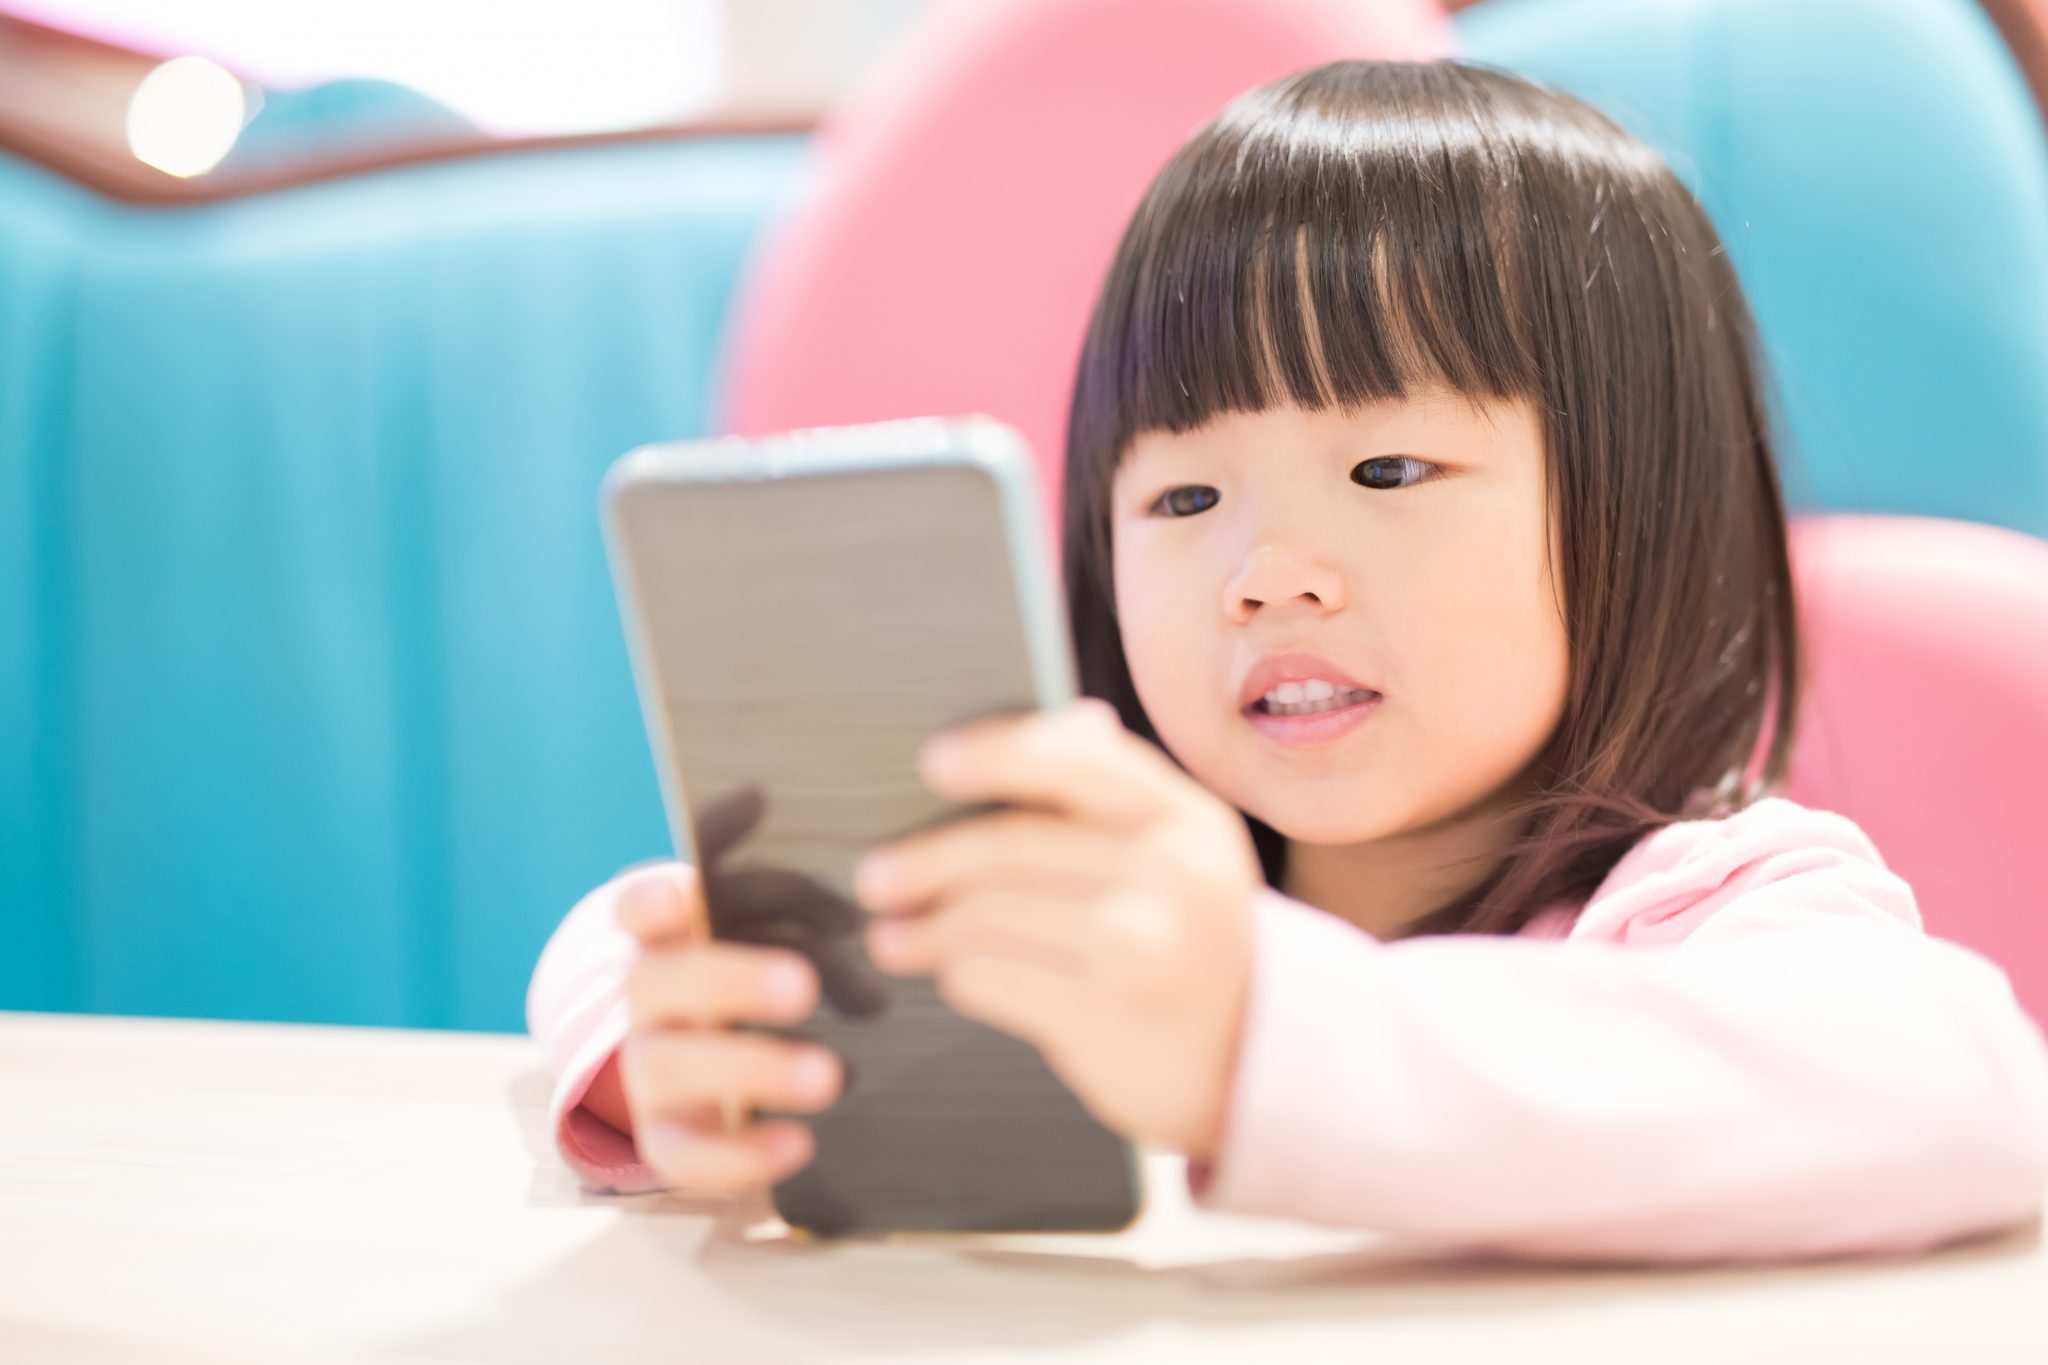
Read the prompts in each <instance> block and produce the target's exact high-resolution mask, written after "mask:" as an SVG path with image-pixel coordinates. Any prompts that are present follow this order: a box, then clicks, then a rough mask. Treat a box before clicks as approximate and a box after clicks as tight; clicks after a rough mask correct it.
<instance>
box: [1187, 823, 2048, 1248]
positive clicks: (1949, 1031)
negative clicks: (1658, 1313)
mask: <svg viewBox="0 0 2048 1365" xmlns="http://www.w3.org/2000/svg"><path fill="white" fill-rule="evenodd" d="M1257 920H1258V922H1257V936H1256V948H1255V953H1256V961H1255V965H1254V969H1253V983H1252V988H1251V996H1250V1001H1249V1004H1248V1007H1247V1018H1246V1024H1245V1028H1244V1031H1243V1034H1242V1036H1241V1040H1240V1044H1239V1048H1240V1052H1239V1057H1238V1060H1237V1075H1236V1079H1235V1082H1234V1087H1233V1093H1232V1100H1231V1110H1230V1113H1229V1116H1228V1119H1227V1123H1226V1130H1225V1135H1224V1140H1223V1143H1222V1149H1221V1151H1220V1153H1219V1155H1218V1159H1217V1160H1216V1162H1215V1163H1214V1164H1213V1165H1212V1166H1209V1167H1206V1168H1199V1169H1198V1170H1197V1171H1195V1172H1194V1182H1195V1193H1196V1197H1197V1199H1198V1201H1199V1202H1201V1203H1202V1204H1204V1205H1205V1206H1208V1207H1212V1208H1219V1209H1227V1210H1232V1211H1238V1212H1247V1213H1258V1214H1266V1215H1278V1216H1291V1217H1297V1218H1304V1219H1310V1220H1314V1221H1320V1222H1330V1223H1340V1224H1346V1225H1357V1226H1368V1227H1375V1228H1380V1229H1383V1230H1386V1231H1389V1232H1392V1233H1396V1234H1407V1235H1411V1236H1415V1237H1420V1238H1425V1239H1430V1240H1443V1241H1449V1242H1454V1243H1457V1244H1461V1245H1467V1246H1471V1247H1475V1248H1477V1249H1482V1250H1492V1251H1498V1252H1502V1253H1506V1254H1510V1255H1517V1256H1529V1257H1538V1258H1554V1259H1571V1260H1593V1261H1607V1260H1626V1261H1642V1260H1651V1261H1718V1260H1763V1259H1771V1260H1777V1259H1800V1258H1807V1257H1816V1256H1833V1255H1853V1254H1888V1253H1905V1252H1910V1251H1917V1250H1922V1249H1925V1248H1928V1247H1931V1246H1934V1245H1937V1244H1940V1243H1942V1242H1946V1241H1949V1240H1953V1239H1956V1238H1959V1237H1963V1236H1968V1235H1972V1234H1976V1233H1980V1232H1988V1231H1991V1230H1994V1229H1998V1228H2003V1227H2006V1226H2009V1225H2011V1224H2013V1223H2015V1222H2019V1221H2022V1220H2025V1219H2027V1218H2029V1217H2031V1216H2035V1215H2037V1214H2038V1211H2039V1208H2040V1205H2041V1201H2042V1197H2043V1191H2044V1187H2048V1048H2044V1046H2043V1041H2042V1037H2041V1034H2040V1031H2039V1029H2038V1028H2037V1027H2036V1026H2035V1025H2034V1023H2033V1022H2032V1021H2031V1020H2030V1019H2029V1018H2028V1017H2027V1015H2026V1014H2025V1013H2024V1012H2023V1011H2022V1010H2021V1008H2020V1006H2019V1004H2018V1002H2017V1001H2016V1000H2015V999H2014V996H2013V993H2012V990H2011V986H2010V984H2009V982H2008V981H2007V980H2006V978H2005V976H2004V974H2003V973H2002V972H2001V971H1999V969H1998V968H1997V967H1995V966H1994V965H1993V964H1992V963H1990V962H1989V961H1987V960H1986V959H1984V958H1982V957H1980V956H1978V955H1977V954H1975V953H1973V952H1970V951H1969V950H1967V949H1964V948H1962V947H1961V946H1959V945H1956V944H1952V943H1947V942H1943V941H1940V940H1937V939H1931V938H1929V937H1927V936H1926V935H1925V934H1923V933H1922V932H1921V929H1920V924H1919V916H1918V913H1917V911H1916V910H1915V908H1914V906H1913V898H1912V894H1911V892H1910V891H1909V890H1908V889H1907V888H1906V886H1905V884H1904V883H1903V882H1901V881H1900V880H1899V879H1898V878H1897V877H1896V876H1895V875H1893V874H1892V873H1890V872H1889V871H1887V870H1886V869H1885V868H1884V865H1883V863H1882V861H1881V859H1879V857H1878V855H1877V853H1876V850H1875V849H1874V848H1872V847H1871V845H1870V843H1869V841H1868V840H1867V839H1866V838H1865V837H1864V836H1863V835H1862V833H1861V831H1860V830H1858V829H1857V828H1856V827H1855V825H1854V824H1853V823H1851V822H1849V821H1847V820H1845V819H1843V818H1842V817H1840V816H1834V815H1829V814H1826V813H1824V812H1817V811H1809V810H1806V809H1804V808H1802V807H1799V806H1796V805H1794V804H1792V803H1790V802H1786V801H1776V800H1774V801H1769V802H1765V803H1761V804H1760V805H1759V806H1757V807H1752V808H1751V809H1750V810H1749V811H1746V812H1743V813H1741V814H1739V815H1736V816H1731V817H1729V818H1727V819H1725V820H1721V821H1712V822H1707V821H1702V822H1691V823H1688V824H1684V825H1675V826H1672V827H1670V828H1669V829H1666V830H1663V831H1659V832H1658V833H1657V834H1655V835H1652V836H1650V838H1648V839H1646V840H1645V841H1643V842H1642V843H1640V844H1638V845H1637V847H1636V848H1635V849H1633V850H1631V852H1630V853H1629V855H1628V856H1627V857H1626V858H1625V859H1624V860H1623V862H1622V864H1620V865H1618V866H1617V868H1616V869H1615V872H1614V873H1613V874H1611V875H1610V876H1609V878H1608V879H1607V882H1606V883H1603V885H1602V888H1601V890H1600V891H1599V892H1598V893H1596V894H1595V896H1594V898H1593V900H1592V901H1591V902H1589V903H1588V905H1587V906H1586V908H1585V910H1584V911H1583V912H1582V913H1581V915H1580V918H1579V922H1578V924H1577V925H1576V926H1575V927H1574V929H1573V930H1572V932H1571V935H1570V937H1569V938H1567V939H1564V940H1547V941H1546V940H1542V939H1534V938H1502V937H1497V936H1479V935H1468V936H1450V937H1431V938H1419V939H1411V940H1398V941H1394V942H1390V943H1381V942H1379V941H1377V940H1375V939H1373V938H1371V937H1370V936H1369V935H1367V934H1365V933H1363V932H1361V931H1360V930H1358V929H1356V928H1354V927H1352V926H1350V925H1349V924H1347V923H1344V922H1343V921H1341V920H1339V919H1337V918H1335V917H1333V916H1330V915H1327V914H1324V913H1322V912H1320V911H1317V910H1315V909H1313V908H1311V907H1308V906H1305V905H1302V904H1300V903H1299V902H1296V901H1292V900H1289V899H1287V898H1286V897H1283V896H1281V895H1279V894H1278V893H1277V892H1270V891H1269V892H1266V893H1264V894H1263V895H1262V897H1261V901H1260V903H1259V905H1258V908H1257Z"/></svg>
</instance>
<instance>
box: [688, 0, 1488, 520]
mask: <svg viewBox="0 0 2048 1365" xmlns="http://www.w3.org/2000/svg"><path fill="white" fill-rule="evenodd" d="M1450 41H1451V35H1450V30H1449V26H1448V24H1447V23H1445V22H1444V21H1443V19H1442V18H1441V15H1440V13H1439V11H1438V9H1437V6H1436V5H1435V4H1434V3H1433V0H1371V3H1361V2H1360V0H996V2H995V3H991V0H969V2H968V3H960V4H954V5H951V6H942V7H941V8H940V10H939V12H938V15H937V16H936V17H935V18H934V19H932V20H931V21H929V22H927V23H926V24H925V25H924V26H923V27H922V29H921V30H920V31H918V32H917V33H916V34H914V35H913V36H912V38H911V39H910V40H909V41H908V42H907V44H906V45H905V46H904V48H903V49H902V50H900V51H899V52H898V53H896V54H895V56H894V58H893V60H891V61H890V62H889V63H887V65H886V67H885V69H884V70H882V71H880V72H878V73H876V74H875V75H874V76H873V77H872V78H871V79H869V80H868V81H867V82H865V84H864V86H863V88H862V90H861V91H860V92H859V94H858V95H857V96H856V97H855V98H853V99H852V100H850V101H849V102H848V103H847V104H846V106H845V107H844V108H843V109H840V110H838V111H836V112H835V114H834V116H833V117H832V119H831V120H830V121H829V122H828V124H827V126H826V127H825V129H823V130H821V133H820V137H819V143H818V146H817V151H816V154H817V156H818V158H819V161H818V165H817V174H816V178H815V182H814V184H813V187H812V191H811V193H810V195H809V197H808V199H807V200H806V201H805V202H804V203H802V204H800V205H798V206H797V207H796V208H795V209H794V211H793V212H792V213H791V214H790V215H789V216H788V218H787V219H786V220H785V222H784V223H783V224H782V225H781V227H780V228H779V229H778V230H777V231H776V232H775V233H774V234H773V235H772V236H771V238H770V239H769V240H768V241H767V242H766V244H765V245H764V247H763V249H762V251H761V252H760V253H759V254H758V255H757V256H756V258H755V261H754V263H753V265H752V267H751V268H750V270H749V273H748V277H747V279H746V281H745V282H744V283H743V285H742V290H741V294H740V296H739V298H738V299H737V300H736V302H735V313H734V327H733V331H732V333H731V334H730V339H729V345H728V352H727V366H728V368H727V371H726V375H725V382H724V386H723V387H724V399H725V402H724V410H723V413H722V414H721V419H722V420H721V425H722V426H723V427H724V428H725V429H727V430H729V431H735V432H740V433H759V432H765V431H774V430H780V429H785V428H790V427H799V426H809V425H817V424H826V423H837V422H858V421H868V420H882V419H887V418H892V417H906V416H914V415H920V414H932V413H949V414H951V413H967V412H982V413H987V414H990V415H991V416H995V417H999V418H1001V419H1003V420H1004V421H1006V422H1009V423H1010V424H1011V425H1013V426H1015V427H1016V428H1018V429H1019V430H1020V431H1021V432H1023V434H1024V435H1025V437H1026V438H1027V439H1029V440H1030V442H1031V445H1032V448H1033V449H1034V450H1035V451H1036V452H1037V455H1038V459H1039V462H1040V467H1041V471H1042V475H1043V477H1042V480H1041V486H1042V488H1043V490H1044V492H1045V494H1046V508H1047V511H1048V514H1049V515H1051V514H1053V512H1054V509H1056V508H1057V507H1058V500H1057V493H1058V488H1059V473H1060V465H1061V461H1062V458H1063V452H1064V448H1065V437H1066V414H1067V406H1068V398H1069V391H1070V389H1071V387H1072V385H1073V380H1074V366H1075V362H1076V360H1077V359H1078V357H1079V354H1080V346H1081V337H1082V333H1083V331H1084V330H1085V328H1086V325H1087V318H1088V312H1089V309H1090V307H1091V306H1092V304H1093V302H1094V296H1095V291H1096V289H1097V287H1098V286H1099V285H1100V284H1101V281H1102V277H1103V274H1104V272H1105V271H1106V270H1107V269H1108V266H1109V260H1110V256H1111V255H1112V254H1113V252H1114V251H1115V248H1116V242H1117V239H1118V237H1119V236H1120V235H1121V233H1122V231H1123V226H1124V223H1125V222H1126V220H1127V219H1128V218H1129V217H1130V214H1131V211H1132V210H1133V209H1134V208H1135V207H1136V206H1137V202H1138V199H1139V197H1140V196H1141V195H1142V194H1143V192H1144V189H1145V186H1146V185H1147V184H1148V183H1150V181H1151V179H1152V177H1153V175H1154V174H1156V173H1157V172H1158V170H1159V168H1160V167H1161V166H1162V165H1163V164H1164V163H1165V162H1166V159H1167V158H1168V157H1169V156H1171V155H1172V153H1173V151H1174V149H1175V148H1176V147H1178V146H1179V145H1180V144H1181V143H1182V142H1183V141H1184V140H1185V139H1186V138H1187V136H1188V134H1190V133H1192V132H1193V131H1194V130H1195V129H1196V127H1198V126H1199V125H1200V124H1202V123H1203V122H1205V121H1207V119H1208V118H1209V117H1210V116H1211V115H1212V114H1214V113H1215V112H1216V111H1217V110H1218V109H1220V108H1221V107H1222V106H1223V105H1224V104H1226V103H1227V102H1229V100H1230V99H1231V98H1232V97H1234V96H1236V95H1238V94H1239V93H1241V92H1243V91H1245V90H1247V89H1249V88H1251V87H1252V86H1255V85H1259V84H1261V83H1263V82H1265V81H1268V80H1271V79H1273V78H1275V77H1278V76H1281V75H1285V74H1286V73H1288V72H1290V71H1294V70H1298V69H1301V68H1303V67H1309V66H1315V65H1319V64H1321V63H1323V62H1328V61H1335V60H1338V59H1339V58H1344V57H1387V58H1394V57H1411V58H1418V59H1421V58H1428V57H1434V56H1438V55H1443V54H1445V53H1447V52H1448V51H1449V45H1450ZM1053 519H1054V520H1055V522H1056V521H1057V517H1056V516H1054V518H1053ZM1053 534H1054V538H1055V540H1056V539H1057V528H1056V526H1055V528H1054V532H1053Z"/></svg>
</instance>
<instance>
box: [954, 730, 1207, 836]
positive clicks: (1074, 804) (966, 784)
mask: <svg viewBox="0 0 2048 1365" xmlns="http://www.w3.org/2000/svg"><path fill="white" fill-rule="evenodd" d="M1090 700H1091V699H1083V701H1081V702H1076V703H1074V704H1073V705H1070V706H1065V707H1062V708H1060V709H1059V710H1056V711H1037V712H1033V713H1031V714H1029V715H1025V716H1006V717H1003V718H1002V719H1000V720H993V721H983V722H980V723H978V724H973V725H967V726H962V727H960V728H958V729H954V730H949V731H947V732H946V733H945V734H943V735H939V736H935V737H934V738H933V739H931V740H929V741H927V742H926V745H925V748H924V749H923V751H922V752H921V753H920V755H919V763H918V769H919V772H920V773H921V774H922V775H923V777H924V778H925V780H926V781H927V782H929V783H930V784H931V786H932V787H933V789H934V790H936V791H938V792H940V793H941V794H942V795H946V796H951V797H955V798H957V799H959V800H963V801H1007V802H1014V803H1015V804H1018V805H1025V806H1040V807H1044V808H1046V809H1049V810H1056V811H1059V812H1062V813H1063V814H1066V815H1069V816H1071V817H1073V818H1074V819H1076V820H1082V821H1085V822H1087V823H1090V824H1099V825H1103V826H1106V827H1108V828H1111V829H1133V828H1136V827H1137V826H1139V825H1142V824H1144V823H1145V822H1147V821H1149V820H1152V819H1155V818H1157V817H1158V816H1159V815H1161V814H1163V813H1164V812H1166V811H1169V810H1173V809H1176V808H1177V807H1178V806H1179V805H1180V804H1181V803H1182V802H1184V801H1186V800H1187V798H1188V794H1189V793H1188V788H1189V786H1190V785H1191V784H1192V783H1193V779H1192V778H1190V777H1189V776H1188V775H1187V774H1186V773H1184V772H1182V771H1181V770H1180V769H1179V768H1177V767H1175V766H1174V764H1173V761H1172V760H1171V759H1169V758H1167V756H1166V755H1165V754H1163V753H1161V752H1160V751H1159V750H1158V749H1156V748H1154V747H1153V746H1151V745H1150V744H1148V743H1146V742H1145V741H1144V740H1142V739H1140V738H1138V737H1137V736H1136V735H1133V734H1132V733H1130V731H1128V730H1125V729H1124V728H1123V727H1122V726H1121V725H1110V724H1108V723H1106V722H1105V720H1104V718H1103V713H1102V709H1101V707H1100V706H1099V705H1091V704H1088V702H1089V701H1090Z"/></svg>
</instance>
